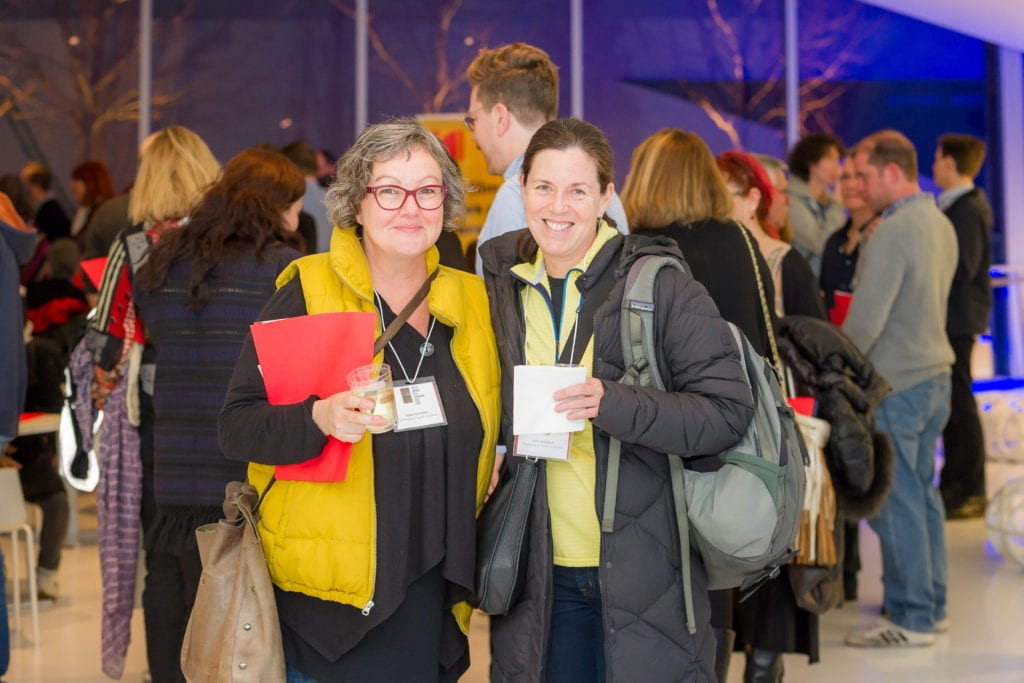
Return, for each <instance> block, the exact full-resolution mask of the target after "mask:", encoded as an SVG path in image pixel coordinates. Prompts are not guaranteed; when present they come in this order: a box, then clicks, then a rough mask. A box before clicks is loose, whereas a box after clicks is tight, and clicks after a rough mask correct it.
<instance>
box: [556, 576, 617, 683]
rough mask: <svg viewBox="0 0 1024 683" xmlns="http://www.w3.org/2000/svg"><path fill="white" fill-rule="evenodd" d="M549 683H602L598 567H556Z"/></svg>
mask: <svg viewBox="0 0 1024 683" xmlns="http://www.w3.org/2000/svg"><path fill="white" fill-rule="evenodd" d="M552 597H553V600H552V605H551V642H550V644H549V645H548V675H547V680H548V681H549V682H550V683H603V681H604V622H603V621H602V619H601V584H600V581H599V579H598V570H597V567H558V566H556V567H555V568H554V592H553V596H552Z"/></svg>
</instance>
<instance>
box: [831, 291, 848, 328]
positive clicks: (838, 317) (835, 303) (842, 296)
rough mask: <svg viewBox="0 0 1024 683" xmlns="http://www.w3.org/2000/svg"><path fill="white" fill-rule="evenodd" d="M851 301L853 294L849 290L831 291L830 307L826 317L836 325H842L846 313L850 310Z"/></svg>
mask: <svg viewBox="0 0 1024 683" xmlns="http://www.w3.org/2000/svg"><path fill="white" fill-rule="evenodd" d="M852 302H853V294H850V293H849V292H840V291H835V292H833V293H832V308H831V309H830V310H829V312H828V319H829V320H830V321H831V322H832V324H833V325H835V326H836V327H842V326H843V321H844V320H846V314H847V313H849V312H850V303H852Z"/></svg>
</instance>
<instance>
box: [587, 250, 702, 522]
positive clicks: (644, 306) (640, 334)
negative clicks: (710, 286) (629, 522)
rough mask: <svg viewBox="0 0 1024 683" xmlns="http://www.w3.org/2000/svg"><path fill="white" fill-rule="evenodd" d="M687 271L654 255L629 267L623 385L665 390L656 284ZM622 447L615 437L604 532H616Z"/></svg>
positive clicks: (624, 300) (625, 293) (624, 312)
mask: <svg viewBox="0 0 1024 683" xmlns="http://www.w3.org/2000/svg"><path fill="white" fill-rule="evenodd" d="M666 267H667V268H676V269H678V270H681V271H682V270H685V268H684V267H683V264H682V263H681V262H680V261H679V259H678V258H675V257H672V256H667V255H660V254H650V255H647V256H641V257H640V258H639V259H637V260H636V261H634V262H633V265H631V266H630V267H629V273H628V274H627V275H626V286H625V289H624V290H623V293H622V304H621V310H620V311H619V321H620V334H621V340H622V341H621V343H622V360H623V367H624V368H625V374H624V375H623V376H622V379H620V380H619V381H620V382H621V383H623V384H626V385H628V386H636V387H655V388H657V389H664V388H665V385H664V382H662V379H661V373H660V372H659V369H658V356H657V352H656V349H655V340H654V305H655V301H654V283H655V280H656V279H657V276H658V272H659V271H660V270H661V269H662V268H666ZM621 455H622V443H621V442H620V441H619V440H618V439H616V438H615V437H611V440H610V442H609V444H608V468H607V474H606V478H605V486H604V505H603V506H602V510H601V531H602V532H604V533H611V532H612V531H613V530H614V529H615V502H616V498H617V496H618V489H619V459H620V457H621Z"/></svg>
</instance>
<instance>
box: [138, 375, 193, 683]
mask: <svg viewBox="0 0 1024 683" xmlns="http://www.w3.org/2000/svg"><path fill="white" fill-rule="evenodd" d="M139 409H140V420H139V455H140V458H141V460H142V529H143V532H144V534H145V535H144V536H143V546H144V548H145V550H146V583H145V586H144V587H143V589H142V617H143V622H144V623H145V625H146V659H147V662H148V664H149V675H150V679H151V680H152V681H153V683H184V681H185V676H184V675H183V674H182V673H181V643H182V641H183V640H184V638H185V627H186V626H187V625H188V617H189V614H191V613H192V604H193V603H194V602H195V599H196V590H197V589H198V588H199V577H200V575H201V574H202V572H203V565H202V562H200V560H199V549H198V547H197V546H196V541H195V534H193V533H189V534H187V536H186V538H185V539H184V542H183V543H181V544H179V549H177V550H175V551H169V550H168V549H166V548H161V547H159V544H158V543H156V542H154V541H153V540H152V539H153V533H152V532H153V529H154V528H155V527H156V525H157V524H159V523H160V511H159V508H158V507H157V503H156V494H155V492H154V489H153V471H154V467H153V422H154V419H155V414H154V412H153V398H152V397H151V396H149V395H148V394H146V393H145V392H141V391H140V392H139Z"/></svg>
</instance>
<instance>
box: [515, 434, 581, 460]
mask: <svg viewBox="0 0 1024 683" xmlns="http://www.w3.org/2000/svg"><path fill="white" fill-rule="evenodd" d="M571 445H572V432H565V433H562V434H521V435H519V436H517V437H516V441H515V444H514V445H513V449H514V450H515V455H518V456H520V457H523V458H544V459H546V460H568V459H569V448H570V447H571Z"/></svg>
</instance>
